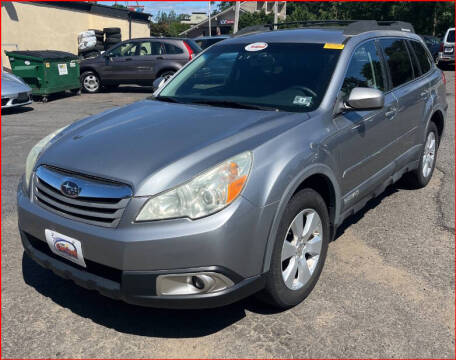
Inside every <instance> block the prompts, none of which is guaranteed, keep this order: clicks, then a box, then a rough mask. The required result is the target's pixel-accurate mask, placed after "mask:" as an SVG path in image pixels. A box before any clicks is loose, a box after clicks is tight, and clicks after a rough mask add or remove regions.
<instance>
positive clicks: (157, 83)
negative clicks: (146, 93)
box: [152, 76, 166, 91]
mask: <svg viewBox="0 0 456 360" xmlns="http://www.w3.org/2000/svg"><path fill="white" fill-rule="evenodd" d="M165 83H166V79H165V78H164V77H163V76H160V77H158V78H156V79H155V80H154V82H153V83H152V87H153V88H154V91H155V90H157V89H159V88H161V87H162V86H163V85H165Z"/></svg>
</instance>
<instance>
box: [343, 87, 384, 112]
mask: <svg viewBox="0 0 456 360" xmlns="http://www.w3.org/2000/svg"><path fill="white" fill-rule="evenodd" d="M346 103H347V105H348V106H350V107H351V108H353V109H358V110H370V109H381V108H382V107H383V105H384V103H385V96H384V95H383V92H381V91H380V90H377V89H371V88H362V87H356V88H354V89H353V90H352V91H351V92H350V95H349V96H348V100H347V101H346Z"/></svg>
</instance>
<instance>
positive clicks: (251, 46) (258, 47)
mask: <svg viewBox="0 0 456 360" xmlns="http://www.w3.org/2000/svg"><path fill="white" fill-rule="evenodd" d="M267 47H268V44H267V43H265V42H256V43H252V44H248V45H247V46H246V47H245V50H246V51H260V50H264V49H266V48H267Z"/></svg>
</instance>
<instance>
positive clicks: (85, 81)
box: [80, 38, 201, 93]
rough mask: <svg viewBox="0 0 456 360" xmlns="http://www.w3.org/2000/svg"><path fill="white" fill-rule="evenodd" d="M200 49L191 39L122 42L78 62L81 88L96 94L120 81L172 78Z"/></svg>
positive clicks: (132, 81)
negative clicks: (95, 55) (160, 77)
mask: <svg viewBox="0 0 456 360" xmlns="http://www.w3.org/2000/svg"><path fill="white" fill-rule="evenodd" d="M199 52H201V48H200V47H199V46H198V45H197V44H196V43H195V42H194V41H193V40H191V39H183V38H141V39H132V40H127V41H123V42H121V43H119V44H116V45H115V46H113V47H111V48H109V49H108V50H106V52H104V53H103V54H101V55H99V56H97V57H94V58H91V59H85V60H82V61H81V64H80V69H81V76H80V79H81V85H82V89H83V90H84V91H86V92H89V93H96V92H98V91H100V89H101V88H102V87H106V88H113V87H116V86H118V85H120V84H138V85H150V86H151V85H152V83H153V80H154V79H155V78H157V77H159V76H163V77H165V78H169V77H171V76H172V75H173V74H174V73H175V72H176V71H178V70H179V69H180V68H181V67H182V66H184V65H185V64H186V63H187V62H188V61H190V60H191V59H192V58H193V57H194V56H195V55H196V54H198V53H199Z"/></svg>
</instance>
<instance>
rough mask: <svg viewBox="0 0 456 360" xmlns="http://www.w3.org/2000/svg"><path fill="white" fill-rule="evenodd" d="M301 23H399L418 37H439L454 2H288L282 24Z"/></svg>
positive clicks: (448, 24) (451, 17) (451, 22)
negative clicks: (372, 21)
mask: <svg viewBox="0 0 456 360" xmlns="http://www.w3.org/2000/svg"><path fill="white" fill-rule="evenodd" d="M304 20H402V21H407V22H410V23H412V24H413V26H414V27H415V31H416V32H417V33H418V34H429V35H437V36H443V34H444V33H445V31H446V29H448V28H449V27H452V26H454V3H452V2H376V3H372V2H330V3H328V2H294V1H290V2H288V3H287V20H286V21H287V22H293V21H304Z"/></svg>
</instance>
